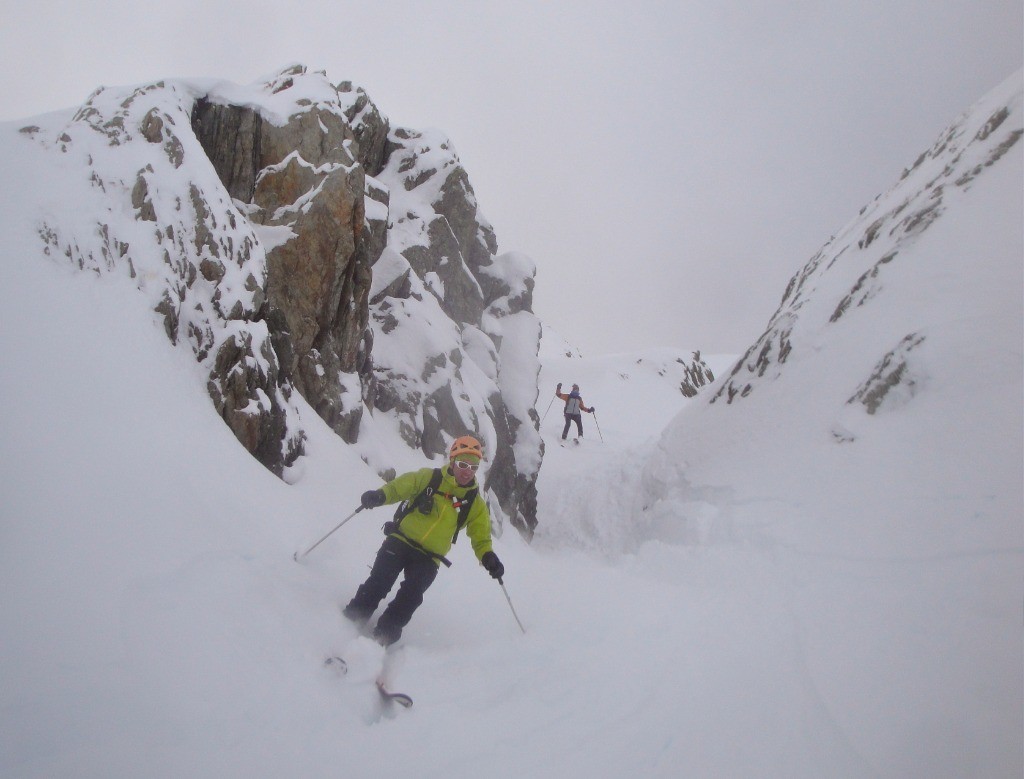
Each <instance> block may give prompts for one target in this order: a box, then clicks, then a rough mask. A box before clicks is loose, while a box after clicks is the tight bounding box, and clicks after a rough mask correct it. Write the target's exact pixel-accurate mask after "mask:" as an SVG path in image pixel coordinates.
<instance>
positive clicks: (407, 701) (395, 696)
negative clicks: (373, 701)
mask: <svg viewBox="0 0 1024 779" xmlns="http://www.w3.org/2000/svg"><path fill="white" fill-rule="evenodd" d="M391 700H393V701H394V702H395V703H397V704H399V705H400V706H404V707H405V708H407V709H410V708H412V698H410V697H409V696H408V695H406V694H404V693H401V692H394V693H391Z"/></svg>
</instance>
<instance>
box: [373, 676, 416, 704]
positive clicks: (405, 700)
mask: <svg viewBox="0 0 1024 779" xmlns="http://www.w3.org/2000/svg"><path fill="white" fill-rule="evenodd" d="M377 691H378V692H380V696H381V698H383V699H384V701H385V702H387V703H397V704H398V705H399V706H402V707H404V708H406V709H408V708H411V707H412V698H410V697H409V696H408V695H406V694H405V693H404V692H389V691H388V689H387V687H385V686H384V682H381V681H378V682H377Z"/></svg>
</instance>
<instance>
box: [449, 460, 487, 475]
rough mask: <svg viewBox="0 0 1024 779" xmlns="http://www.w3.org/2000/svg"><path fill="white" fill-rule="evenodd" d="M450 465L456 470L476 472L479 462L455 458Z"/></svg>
mask: <svg viewBox="0 0 1024 779" xmlns="http://www.w3.org/2000/svg"><path fill="white" fill-rule="evenodd" d="M452 467H453V468H455V470H457V471H472V472H473V473H476V469H477V468H479V467H480V463H470V462H466V461H465V460H456V461H455V462H453V463H452Z"/></svg>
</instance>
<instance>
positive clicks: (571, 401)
mask: <svg viewBox="0 0 1024 779" xmlns="http://www.w3.org/2000/svg"><path fill="white" fill-rule="evenodd" d="M555 397H557V398H558V399H559V400H564V401H565V410H564V411H563V412H562V413H564V414H565V427H563V428H562V440H563V441H564V440H565V438H566V436H567V435H569V426H570V425H571V424H572V423H573V422H575V423H576V431H577V432H578V433H579V438H583V417H582V415H581V414H580V411H586V412H587V413H588V414H593V413H594V407H593V406H591V407H590V408H587V407H586V406H585V405H584V403H583V398H581V397H580V385H579V384H573V385H572V392H570V393H569V394H568V395H565V394H563V392H562V383H561V382H559V383H558V386H557V387H556V388H555Z"/></svg>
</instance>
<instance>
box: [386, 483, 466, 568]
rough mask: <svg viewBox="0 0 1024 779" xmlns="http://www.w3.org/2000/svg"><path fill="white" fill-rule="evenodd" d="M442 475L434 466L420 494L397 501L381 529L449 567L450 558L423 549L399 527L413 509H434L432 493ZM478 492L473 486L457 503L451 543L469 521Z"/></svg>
mask: <svg viewBox="0 0 1024 779" xmlns="http://www.w3.org/2000/svg"><path fill="white" fill-rule="evenodd" d="M442 476H443V471H442V470H441V469H440V468H435V469H434V472H433V473H432V474H431V475H430V482H429V483H428V484H427V486H426V487H425V488H424V489H423V491H422V492H420V494H419V495H417V496H416V497H415V498H411V499H409V500H403V501H402V502H401V503H399V504H398V509H397V510H396V511H395V517H394V519H392V520H390V521H389V522H385V523H384V526H383V530H384V534H385V535H391V534H392V533H397V534H398V535H400V536H402V538H404V539H405V540H406V541H408V542H409V543H411V544H412V545H413V546H415V547H416V548H418V549H420V551H422V552H424V553H426V554H428V555H430V556H431V557H433V558H435V559H437V560H440V561H441V562H442V563H444V564H445V565H446V566H449V567H451V561H450V560H448V559H447V558H445V557H443V556H442V555H439V554H434V553H433V552H430V551H427V550H426V549H423V547H421V546H420V545H419V544H417V543H416V542H415V541H413V540H412V539H411V538H409V537H408V536H406V535H405V534H404V533H402V529H401V528H402V520H403V519H405V518H406V517H407V516H409V514H411V513H412V512H413V511H417V510H418V511H419V512H420V513H422V514H429V513H430V512H431V511H432V510H433V509H434V493H436V492H437V488H438V487H440V486H441V478H442ZM478 492H479V489H478V488H477V487H474V488H473V489H471V490H470V491H469V492H467V493H466V494H465V496H464V497H463V498H462V500H461V502H460V503H459V518H458V521H457V522H456V523H455V534H454V535H453V536H452V543H453V544H454V543H455V542H456V541H458V540H459V531H460V530H462V528H463V527H464V526H465V525H466V522H468V521H469V511H470V509H471V508H473V503H474V501H476V496H477V493H478Z"/></svg>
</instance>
